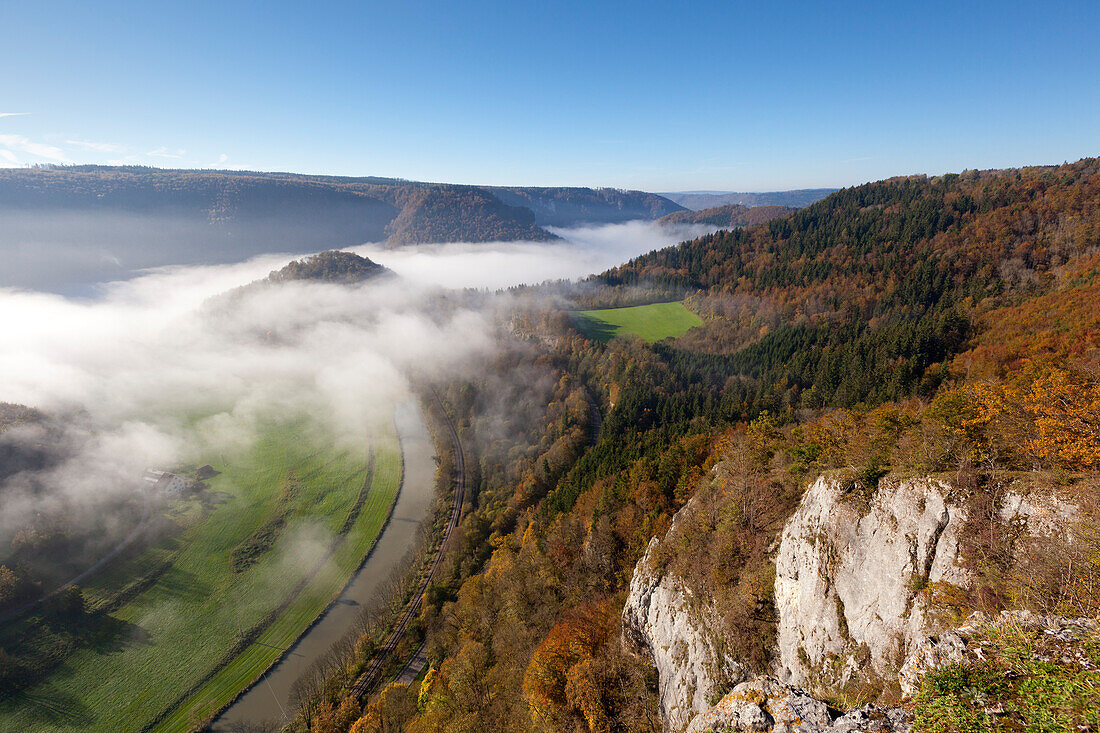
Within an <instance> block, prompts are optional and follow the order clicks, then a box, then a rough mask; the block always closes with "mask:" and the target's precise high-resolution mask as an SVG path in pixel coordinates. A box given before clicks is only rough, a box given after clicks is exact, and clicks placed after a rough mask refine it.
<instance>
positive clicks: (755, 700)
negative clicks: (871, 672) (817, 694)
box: [687, 677, 911, 733]
mask: <svg viewBox="0 0 1100 733" xmlns="http://www.w3.org/2000/svg"><path fill="white" fill-rule="evenodd" d="M910 729H911V723H910V719H909V715H908V713H906V712H905V711H904V710H902V709H900V708H880V707H876V706H874V705H866V706H864V707H862V708H859V709H858V710H853V711H851V712H849V713H847V714H845V715H841V716H838V717H836V718H834V717H833V716H832V715H831V714H830V710H829V707H828V706H827V705H826V704H825V703H823V702H821V701H820V700H817V699H815V698H813V697H811V696H809V695H808V694H806V693H805V692H803V691H802V690H799V689H796V688H794V687H791V686H790V685H785V684H783V683H782V682H780V681H779V680H777V679H775V678H773V677H759V678H757V679H755V680H751V681H749V682H742V683H741V684H739V685H737V686H736V687H734V688H733V690H731V691H730V693H729V694H728V695H726V696H725V697H723V698H722V699H721V700H720V701H719V702H718V704H717V705H715V706H714V707H712V708H710V709H709V710H707V711H706V712H703V713H701V714H700V715H697V716H696V717H695V719H694V720H693V721H691V725H689V726H688V728H687V733H727V732H730V731H745V732H746V733H855V732H856V731H866V732H867V733H907V732H908V731H909V730H910Z"/></svg>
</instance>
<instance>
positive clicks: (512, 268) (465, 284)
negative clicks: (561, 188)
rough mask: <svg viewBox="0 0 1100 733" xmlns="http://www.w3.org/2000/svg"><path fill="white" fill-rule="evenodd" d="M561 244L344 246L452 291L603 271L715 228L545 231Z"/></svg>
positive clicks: (629, 225)
mask: <svg viewBox="0 0 1100 733" xmlns="http://www.w3.org/2000/svg"><path fill="white" fill-rule="evenodd" d="M550 230H551V231H552V232H554V234H557V235H558V236H559V237H561V238H562V240H564V241H559V242H552V243H546V242H490V243H473V244H469V243H461V242H459V243H451V244H438V245H419V246H416V247H403V248H400V249H385V248H383V247H381V246H380V245H373V244H365V245H362V246H359V247H351V248H349V249H350V250H351V251H353V252H356V253H357V254H361V255H363V256H364V257H370V258H371V259H372V260H375V261H376V262H380V263H382V264H383V265H386V266H387V267H389V268H391V269H392V270H394V271H396V272H397V273H398V274H400V275H405V276H407V277H409V278H410V279H414V280H417V281H419V282H425V283H433V284H436V285H442V286H445V287H452V288H460V287H461V288H489V289H498V288H506V287H510V286H513V285H531V284H537V283H541V282H544V281H546V280H562V279H575V278H581V277H585V276H587V275H592V274H595V273H599V272H603V271H604V270H606V269H608V268H610V267H614V266H615V265H618V264H621V263H623V262H625V261H627V260H629V259H630V258H632V257H636V256H638V255H640V254H644V253H646V252H649V251H651V250H654V249H659V248H661V247H667V246H669V245H671V244H675V243H676V242H681V241H683V240H685V239H694V238H695V237H699V236H702V235H704V234H708V233H710V232H713V231H714V230H715V228H714V227H711V226H706V225H700V224H689V225H672V226H661V225H658V224H656V223H654V222H649V221H631V222H626V223H624V224H602V225H596V226H590V227H572V228H568V229H566V228H561V229H558V228H552V227H551V228H550Z"/></svg>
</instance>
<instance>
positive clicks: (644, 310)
mask: <svg viewBox="0 0 1100 733" xmlns="http://www.w3.org/2000/svg"><path fill="white" fill-rule="evenodd" d="M573 315H574V316H575V318H576V322H577V327H578V328H579V329H580V330H581V332H582V333H584V335H585V336H588V337H589V338H593V339H596V340H599V341H604V342H606V341H609V340H611V339H612V338H613V337H615V336H638V337H640V338H642V339H645V340H646V341H649V342H650V343H652V342H654V341H660V340H661V339H663V338H669V337H671V336H680V335H683V334H684V333H685V332H687V331H688V329H691V328H694V327H695V326H701V325H702V324H703V321H702V319H700V318H699V316H697V315H695V314H694V313H692V312H691V311H689V310H688V309H687V308H685V307H684V304H683V303H653V304H651V305H637V306H632V307H629V308H605V309H601V310H591V311H576V312H575V313H574V314H573Z"/></svg>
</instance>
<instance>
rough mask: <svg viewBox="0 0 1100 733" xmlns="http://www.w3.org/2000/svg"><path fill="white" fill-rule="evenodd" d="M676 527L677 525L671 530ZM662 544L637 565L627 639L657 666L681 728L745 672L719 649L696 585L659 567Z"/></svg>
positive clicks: (665, 704) (672, 718)
mask: <svg viewBox="0 0 1100 733" xmlns="http://www.w3.org/2000/svg"><path fill="white" fill-rule="evenodd" d="M674 529H675V525H674V526H673V529H670V530H669V532H672V531H674ZM657 548H658V540H657V538H656V537H654V538H653V539H652V540H650V542H649V547H648V548H647V549H646V553H645V556H644V557H643V558H642V559H641V561H640V562H639V563H638V565H637V567H635V569H634V577H633V578H631V581H630V595H629V596H628V597H627V601H626V606H625V607H624V608H623V629H624V633H625V634H626V637H627V641H628V642H630V643H631V645H632V646H634V647H635V648H639V649H642V650H644V652H645V653H646V655H647V656H648V657H649V658H650V660H651V661H652V662H653V665H654V666H655V667H656V668H657V679H658V688H659V693H660V702H661V718H662V720H663V721H664V723H665V725H666V726H667V727H668V728H669V729H670V730H674V731H679V730H683V729H684V727H685V726H686V725H687V724H688V723H689V722H690V721H691V719H692V718H694V717H695V715H696V714H697V713H699V712H702V711H703V710H706V709H707V708H709V707H710V705H711V704H712V703H713V702H714V701H715V700H716V699H717V698H718V697H719V696H721V695H722V693H723V692H725V690H727V689H729V684H730V680H731V678H732V679H733V681H736V680H738V679H740V678H741V676H742V672H741V668H740V666H739V665H737V664H736V662H734V661H733V660H730V659H726V658H724V657H723V656H722V655H720V653H719V652H718V651H717V649H716V646H715V644H714V642H713V635H712V634H710V633H709V632H708V630H707V629H706V624H705V623H704V622H703V620H702V619H701V618H700V614H699V611H698V610H694V609H693V608H692V606H693V605H695V606H699V605H700V604H697V603H696V604H693V603H692V601H693V598H692V596H691V593H690V591H689V590H687V589H686V588H685V587H684V586H683V584H682V583H681V582H680V581H679V580H678V579H677V578H676V577H674V576H672V575H670V574H665V573H662V572H661V571H660V569H659V568H658V567H657V563H656V557H655V555H656V551H657Z"/></svg>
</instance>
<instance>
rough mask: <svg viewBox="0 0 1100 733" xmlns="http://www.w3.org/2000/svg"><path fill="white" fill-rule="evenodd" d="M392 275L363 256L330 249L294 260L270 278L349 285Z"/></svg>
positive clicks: (283, 280)
mask: <svg viewBox="0 0 1100 733" xmlns="http://www.w3.org/2000/svg"><path fill="white" fill-rule="evenodd" d="M392 274H393V270H390V269H389V268H387V267H383V266H382V265H379V264H378V263H377V262H374V261H373V260H371V259H370V258H367V257H361V256H359V255H357V254H355V253H353V252H341V251H339V250H328V251H326V252H320V253H318V254H315V255H312V256H310V257H303V258H302V259H300V260H294V261H293V262H291V263H290V264H288V265H286V266H285V267H283V268H282V269H281V270H276V271H275V272H272V273H271V274H270V275H268V276H267V279H268V280H270V281H271V282H276V283H280V282H290V281H291V280H315V281H321V282H333V283H345V284H346V283H357V282H363V281H364V280H372V279H374V278H376V277H382V276H384V275H392Z"/></svg>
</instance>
